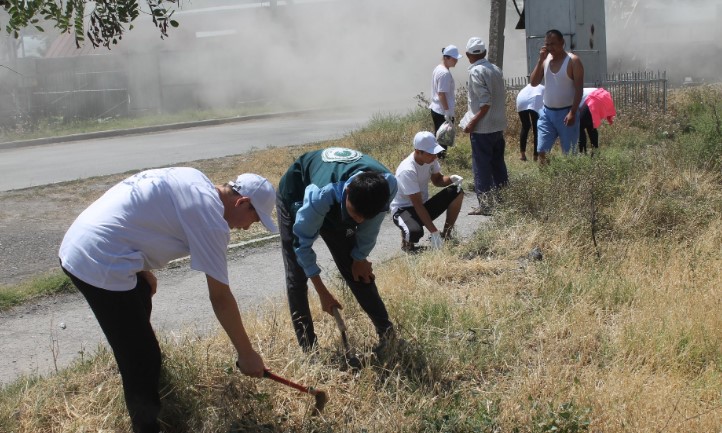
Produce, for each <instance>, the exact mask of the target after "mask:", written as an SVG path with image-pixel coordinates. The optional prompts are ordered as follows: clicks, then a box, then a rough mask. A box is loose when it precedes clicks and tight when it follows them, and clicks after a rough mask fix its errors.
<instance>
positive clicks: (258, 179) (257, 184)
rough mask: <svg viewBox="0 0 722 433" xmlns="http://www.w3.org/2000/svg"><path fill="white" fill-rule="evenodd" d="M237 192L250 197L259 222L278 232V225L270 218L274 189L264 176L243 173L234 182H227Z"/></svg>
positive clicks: (273, 201)
mask: <svg viewBox="0 0 722 433" xmlns="http://www.w3.org/2000/svg"><path fill="white" fill-rule="evenodd" d="M228 185H230V186H231V188H233V190H234V191H235V192H237V193H238V194H240V195H242V196H244V197H248V198H250V199H251V206H253V207H254V208H255V209H256V213H257V214H258V217H259V218H260V219H261V223H262V224H263V225H264V226H265V227H266V228H267V229H268V230H269V231H270V232H272V233H276V232H278V227H276V224H275V223H274V222H273V218H271V213H272V212H273V207H274V206H275V204H276V191H275V190H274V189H273V185H271V182H269V181H268V180H267V179H266V178H265V177H262V176H259V175H257V174H253V173H243V174H242V175H240V176H238V178H237V179H236V181H235V182H233V181H231V182H228Z"/></svg>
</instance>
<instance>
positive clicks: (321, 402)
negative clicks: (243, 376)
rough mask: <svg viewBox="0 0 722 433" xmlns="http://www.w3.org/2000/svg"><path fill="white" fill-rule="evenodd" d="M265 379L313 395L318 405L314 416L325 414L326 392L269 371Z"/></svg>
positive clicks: (266, 371) (314, 408) (314, 409)
mask: <svg viewBox="0 0 722 433" xmlns="http://www.w3.org/2000/svg"><path fill="white" fill-rule="evenodd" d="M236 367H238V368H239V369H240V366H239V365H238V361H236ZM263 377H265V378H268V379H271V380H273V381H275V382H278V383H282V384H284V385H286V386H290V387H291V388H294V389H296V390H298V391H300V392H303V393H306V394H311V395H312V396H313V397H314V398H315V399H316V404H315V405H314V406H313V410H312V412H311V415H312V416H317V415H320V414H321V412H323V408H324V407H326V402H328V394H326V392H325V391H321V390H320V389H316V388H314V387H312V386H303V385H299V384H298V383H295V382H291V381H290V380H288V379H285V378H283V377H281V376H278V375H276V374H273V373H271V370H268V369H266V370H263Z"/></svg>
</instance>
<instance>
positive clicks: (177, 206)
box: [58, 167, 277, 433]
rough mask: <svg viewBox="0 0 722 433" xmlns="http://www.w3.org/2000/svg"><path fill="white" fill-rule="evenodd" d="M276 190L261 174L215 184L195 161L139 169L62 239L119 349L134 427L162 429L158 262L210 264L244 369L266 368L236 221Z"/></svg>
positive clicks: (206, 269) (260, 217) (74, 275)
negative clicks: (235, 268)
mask: <svg viewBox="0 0 722 433" xmlns="http://www.w3.org/2000/svg"><path fill="white" fill-rule="evenodd" d="M275 199H276V194H275V191H274V189H273V186H271V184H270V183H269V182H268V180H266V179H264V178H263V177H261V176H258V175H256V174H250V173H247V174H242V175H240V176H238V178H237V179H236V180H235V181H232V182H228V183H227V184H224V185H214V184H213V183H212V182H211V181H210V180H209V179H208V178H207V177H206V176H205V175H204V174H203V173H201V172H200V171H198V170H196V169H194V168H187V167H174V168H162V169H156V170H147V171H143V172H140V173H138V174H136V175H134V176H131V177H129V178H127V179H125V180H123V181H122V182H120V183H118V184H117V185H115V186H114V187H112V188H111V189H110V190H108V191H107V192H106V193H105V194H104V195H103V196H102V197H100V198H99V199H98V200H96V201H95V202H94V203H93V204H91V205H90V206H89V207H88V208H87V209H85V211H83V213H81V214H80V216H78V218H77V219H76V220H75V222H73V224H72V225H71V226H70V228H69V229H68V231H67V233H66V234H65V237H64V238H63V242H62V244H61V246H60V251H59V254H58V255H59V258H60V264H61V266H62V268H63V271H64V272H65V273H66V274H67V275H68V276H69V277H70V279H71V280H72V282H73V284H74V285H75V286H76V287H77V288H78V290H80V292H81V293H82V294H83V295H84V296H85V298H86V300H87V301H88V304H89V305H90V308H91V309H92V310H93V313H94V314H95V317H96V318H97V319H98V323H99V324H100V327H101V328H102V329H103V333H104V334H105V336H106V338H107V339H108V343H109V344H110V347H111V348H112V349H113V354H114V355H115V360H116V362H117V363H118V369H119V370H120V375H121V378H122V380H123V392H124V394H125V404H126V407H127V408H128V412H129V413H130V418H131V422H132V425H133V431H134V432H154V433H155V432H158V431H159V429H160V427H159V423H158V419H157V418H158V413H159V412H160V396H159V391H158V385H159V383H158V382H159V376H160V368H161V353H160V347H159V346H158V340H157V339H156V336H155V333H154V331H153V328H152V326H151V323H150V313H151V309H152V297H153V295H154V294H155V292H156V288H157V280H156V278H155V276H154V275H153V273H152V272H151V270H152V269H158V268H161V267H163V266H165V265H166V264H167V263H168V262H169V261H171V260H173V259H177V258H181V257H184V256H187V255H189V254H190V266H191V268H192V269H195V270H197V271H200V272H203V273H205V274H206V280H207V282H208V292H209V296H210V301H211V304H212V306H213V311H214V312H215V314H216V317H217V318H218V321H219V322H220V323H221V325H222V326H223V329H224V330H225V331H226V333H227V334H228V337H229V338H230V340H231V343H232V344H233V346H234V347H235V349H236V351H237V352H238V362H237V365H238V367H239V368H240V370H241V372H242V373H244V374H246V375H248V376H254V377H261V376H263V372H264V369H265V367H264V364H263V359H262V358H261V356H260V355H258V353H257V352H256V351H255V350H254V349H253V346H251V342H250V340H249V339H248V335H247V334H246V330H245V328H244V327H243V322H242V320H241V314H240V312H239V311H238V305H237V304H236V300H235V298H234V296H233V293H232V292H231V289H230V287H229V285H228V284H229V282H228V268H227V262H226V250H227V248H228V243H229V241H230V229H232V228H240V229H244V230H247V229H248V228H249V227H250V226H251V224H253V223H255V222H259V221H260V222H261V223H262V224H263V225H264V226H265V227H266V228H267V229H268V230H270V231H272V232H276V231H277V228H276V225H275V224H274V223H273V219H272V218H271V212H272V211H273V206H274V204H275Z"/></svg>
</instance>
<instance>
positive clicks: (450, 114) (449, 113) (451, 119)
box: [444, 110, 454, 125]
mask: <svg viewBox="0 0 722 433" xmlns="http://www.w3.org/2000/svg"><path fill="white" fill-rule="evenodd" d="M444 120H446V121H447V122H449V123H451V124H452V125H453V124H454V112H453V111H451V110H447V111H446V113H445V114H444Z"/></svg>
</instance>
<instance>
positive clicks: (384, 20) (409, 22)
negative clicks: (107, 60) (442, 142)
mask: <svg viewBox="0 0 722 433" xmlns="http://www.w3.org/2000/svg"><path fill="white" fill-rule="evenodd" d="M197 3H198V4H195V3H193V2H190V3H183V4H182V5H183V6H182V8H181V9H180V10H179V11H178V12H177V13H176V14H175V15H174V18H175V19H177V20H178V22H179V23H180V27H178V28H175V29H172V30H171V31H170V36H169V37H168V38H167V39H166V40H163V41H161V40H160V39H159V38H158V35H157V34H156V33H154V32H155V29H154V28H153V26H152V24H150V23H138V24H136V26H135V29H134V30H133V31H132V32H131V33H130V34H129V35H128V36H127V37H126V38H125V39H124V41H123V42H124V43H123V45H122V47H121V48H122V49H123V50H124V51H126V52H127V53H129V55H133V56H136V57H138V58H141V59H145V60H142V61H139V62H138V65H136V66H137V67H139V68H141V70H143V68H146V71H147V72H146V73H139V74H137V75H139V76H146V77H147V76H152V75H154V74H158V75H159V76H160V77H161V78H160V81H161V82H162V84H163V86H165V87H167V89H168V91H170V90H172V89H173V90H174V91H179V89H180V88H182V87H183V86H186V87H189V83H192V85H190V86H192V87H194V89H192V93H193V94H194V95H196V96H195V97H196V98H199V99H201V102H202V103H203V104H208V105H217V104H228V103H231V104H239V103H253V102H254V101H269V100H270V101H274V102H275V103H278V104H283V105H287V106H289V107H305V108H308V107H319V106H337V105H364V104H366V105H372V106H373V105H374V104H386V103H393V102H397V101H398V102H401V103H407V104H410V105H411V106H413V105H414V97H415V96H416V95H417V94H419V93H421V92H424V93H425V94H427V95H428V93H429V90H430V89H429V88H430V82H431V71H432V69H433V68H434V67H435V66H436V65H437V64H438V63H439V62H440V61H441V56H442V54H441V49H442V48H443V47H445V46H446V45H448V44H454V45H457V46H458V47H459V48H460V52H462V53H463V52H464V48H465V45H466V41H467V40H468V39H469V37H471V36H480V37H482V38H483V39H484V40H485V41H488V36H489V14H490V4H489V0H485V1H479V0H392V1H390V0H385V1H378V0H366V1H350V0H345V1H344V0H339V1H331V0H326V1H323V0H320V1H318V0H317V1H301V0H295V1H293V2H291V4H289V5H286V4H285V2H278V3H279V6H278V7H277V8H271V7H269V6H268V3H265V6H264V7H258V4H251V3H248V4H241V5H239V4H234V5H230V3H228V2H227V3H223V4H221V3H217V4H218V6H207V4H208V2H202V4H203V7H200V4H201V2H197ZM517 20H518V16H517V14H516V12H515V11H514V9H513V5H511V2H510V10H509V12H508V13H507V21H508V24H507V34H510V33H515V35H514V36H516V37H515V38H514V37H512V38H509V37H507V42H506V56H505V71H506V75H507V76H515V75H525V74H526V71H525V68H526V66H525V54H524V53H525V51H524V34H523V31H519V30H514V29H513V27H514V25H515V24H516V22H517ZM512 39H513V40H512ZM148 53H153V54H152V56H151V55H149V54H148ZM143 56H146V57H143ZM148 65H152V67H150V66H148ZM467 67H468V61H467V60H466V58H462V59H460V60H459V63H458V65H457V67H456V68H454V69H453V70H452V73H453V75H454V76H455V78H456V82H457V86H461V85H463V83H465V81H466V69H467ZM153 68H159V70H158V72H155V71H154V70H153ZM507 68H508V69H507ZM154 82H155V80H149V81H148V83H149V84H150V88H149V89H148V92H142V93H152V92H153V90H152V87H154V84H153V83H154ZM189 91H190V90H189ZM379 108H383V107H381V106H380V107H379Z"/></svg>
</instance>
